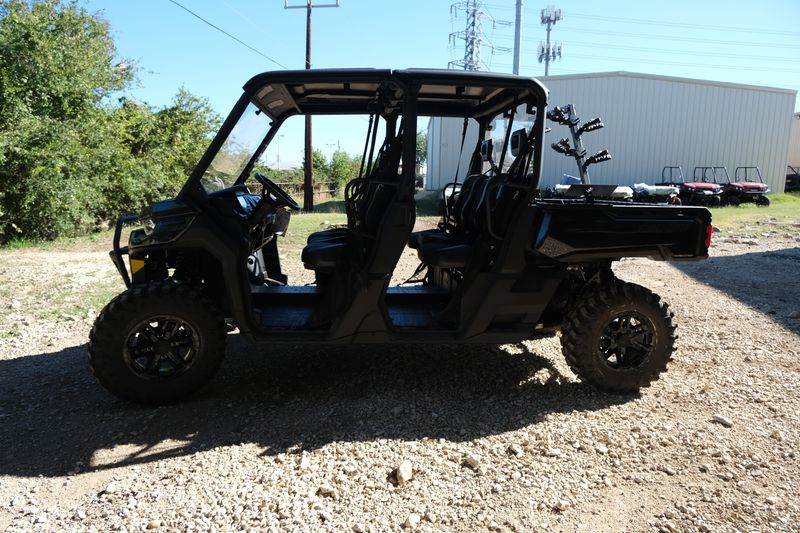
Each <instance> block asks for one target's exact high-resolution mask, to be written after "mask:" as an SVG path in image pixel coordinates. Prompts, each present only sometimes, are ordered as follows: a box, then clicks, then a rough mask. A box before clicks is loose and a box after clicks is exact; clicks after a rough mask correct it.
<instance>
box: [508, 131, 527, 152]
mask: <svg viewBox="0 0 800 533" xmlns="http://www.w3.org/2000/svg"><path fill="white" fill-rule="evenodd" d="M526 140H528V135H527V134H526V133H525V128H520V129H518V130H517V131H515V132H514V133H512V134H511V155H513V156H514V157H517V156H518V155H519V153H520V152H521V151H522V147H523V146H524V145H525V141H526Z"/></svg>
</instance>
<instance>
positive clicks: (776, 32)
mask: <svg viewBox="0 0 800 533" xmlns="http://www.w3.org/2000/svg"><path fill="white" fill-rule="evenodd" d="M486 5H487V7H491V8H492V9H498V10H513V9H514V8H513V7H512V6H509V5H499V4H486ZM530 11H532V9H530ZM564 14H565V15H568V16H569V17H570V18H578V19H581V18H583V19H588V20H606V21H609V22H621V23H625V24H646V25H652V26H666V27H673V28H694V29H698V30H711V31H736V32H740V33H741V32H744V33H755V34H764V35H767V34H769V35H788V36H800V32H795V31H786V30H774V29H767V28H747V27H741V26H721V25H713V24H692V23H689V22H672V21H664V20H650V19H637V18H627V17H610V16H606V15H590V14H588V13H574V12H572V11H567V12H565V13H564Z"/></svg>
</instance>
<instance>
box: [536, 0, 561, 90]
mask: <svg viewBox="0 0 800 533" xmlns="http://www.w3.org/2000/svg"><path fill="white" fill-rule="evenodd" d="M541 20H542V25H545V26H547V42H546V43H542V42H539V63H541V62H542V61H544V75H545V76H547V75H548V74H549V73H550V61H555V60H556V59H560V58H561V43H552V44H551V43H550V30H551V29H552V27H553V25H554V24H555V23H556V22H558V21H559V20H561V10H560V9H556V8H555V6H547V7H546V8H544V9H542V19H541Z"/></svg>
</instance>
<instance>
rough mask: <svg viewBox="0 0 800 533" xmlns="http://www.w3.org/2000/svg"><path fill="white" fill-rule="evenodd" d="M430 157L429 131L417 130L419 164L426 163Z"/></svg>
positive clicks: (417, 157) (417, 158)
mask: <svg viewBox="0 0 800 533" xmlns="http://www.w3.org/2000/svg"><path fill="white" fill-rule="evenodd" d="M427 159H428V133H427V132H425V131H418V132H417V150H416V160H417V166H419V165H424V164H425V161H427Z"/></svg>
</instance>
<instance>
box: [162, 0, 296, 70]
mask: <svg viewBox="0 0 800 533" xmlns="http://www.w3.org/2000/svg"><path fill="white" fill-rule="evenodd" d="M167 1H168V2H171V3H173V4H175V5H176V6H178V7H179V8H181V9H183V10H184V11H186V12H187V13H189V14H190V15H192V16H194V17H196V18H198V19H200V20H202V21H203V22H205V23H206V24H208V25H209V26H211V27H212V28H214V29H215V30H217V31H218V32H221V33H223V34H225V35H227V36H228V37H230V38H231V39H233V40H234V41H236V42H237V43H239V44H241V45H242V46H245V47H247V48H248V49H250V50H252V51H253V52H255V53H257V54H258V55H260V56H261V57H263V58H264V59H266V60H268V61H271V62H273V63H275V64H276V65H278V66H279V67H281V68H284V69H286V70H289V67H287V66H286V65H284V64H283V63H281V62H279V61H276V60H274V59H272V58H271V57H269V56H268V55H267V54H265V53H263V52H261V51H260V50H256V49H255V48H253V47H252V46H250V45H249V44H247V43H246V42H244V41H242V40H241V39H239V38H238V37H236V36H234V35H231V34H230V33H228V32H227V31H225V30H223V29H222V28H220V27H219V26H217V25H216V24H214V23H212V22H209V21H208V20H206V19H204V18H203V17H201V16H200V15H198V14H197V13H195V12H194V11H192V10H191V9H189V8H188V7H186V6H184V5H182V4H180V3H178V2H176V1H175V0H167Z"/></svg>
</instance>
